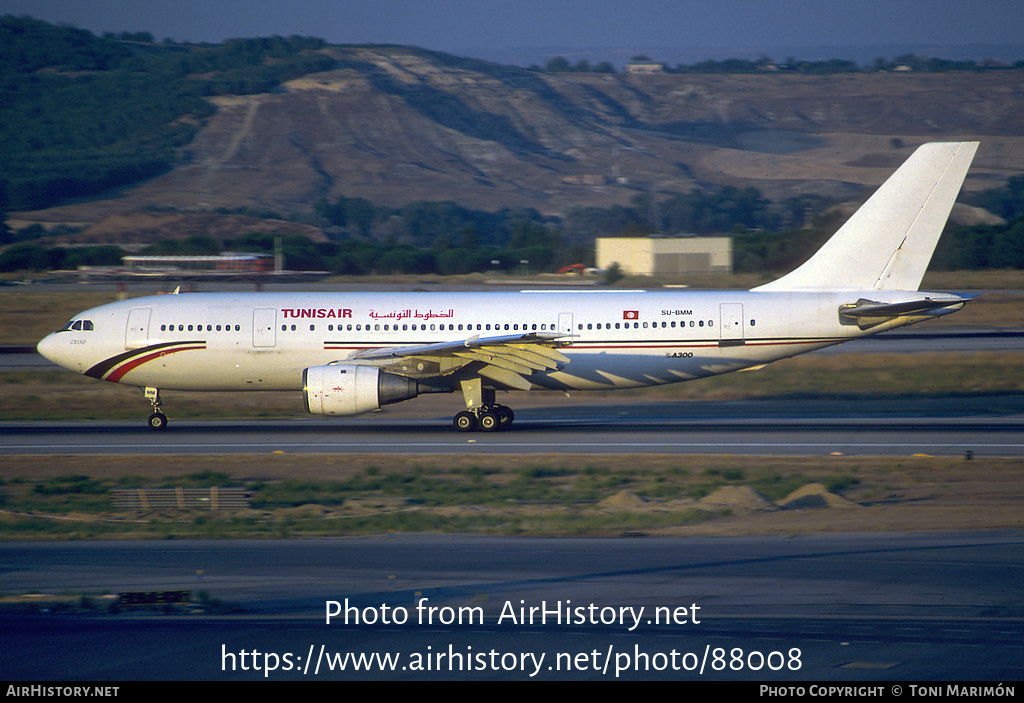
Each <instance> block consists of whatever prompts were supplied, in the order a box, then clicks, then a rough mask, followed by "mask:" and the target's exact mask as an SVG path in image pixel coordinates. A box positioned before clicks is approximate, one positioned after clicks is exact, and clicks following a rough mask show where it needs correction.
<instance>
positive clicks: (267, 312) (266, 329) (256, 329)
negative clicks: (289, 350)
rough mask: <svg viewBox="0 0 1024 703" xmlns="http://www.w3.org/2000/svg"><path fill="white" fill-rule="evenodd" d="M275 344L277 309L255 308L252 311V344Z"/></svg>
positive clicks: (268, 345)
mask: <svg viewBox="0 0 1024 703" xmlns="http://www.w3.org/2000/svg"><path fill="white" fill-rule="evenodd" d="M276 344H277V310H276V309H274V308H256V309H255V310H253V311H252V345H253V346H254V347H273V346H275V345H276Z"/></svg>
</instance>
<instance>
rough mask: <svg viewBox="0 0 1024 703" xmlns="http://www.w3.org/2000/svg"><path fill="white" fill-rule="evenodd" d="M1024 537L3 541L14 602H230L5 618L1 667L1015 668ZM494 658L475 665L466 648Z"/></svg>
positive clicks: (0, 560) (171, 670)
mask: <svg viewBox="0 0 1024 703" xmlns="http://www.w3.org/2000/svg"><path fill="white" fill-rule="evenodd" d="M1022 543H1024V533H1021V532H1019V531H1000V532H969V533H925V534H906V533H877V534H849V535H845V534H833V535H809V536H802V537H735V538H728V537H718V538H709V537H703V538H685V539H683V538H647V539H526V538H514V537H467V536H438V535H422V536H405V535H389V536H380V537H372V538H346V539H326V540H295V541H287V540H280V541H278V540H267V541H256V542H253V541H208V542H203V541H185V542H173V541H172V542H122V543H109V542H91V543H90V542H85V543H6V544H0V565H2V567H3V568H2V570H0V590H2V591H3V592H4V593H16V592H23V591H24V590H26V589H29V590H41V591H45V592H69V593H75V592H89V593H93V594H102V593H107V592H117V591H124V590H157V589H189V590H192V591H193V592H198V591H205V592H207V593H208V594H209V596H210V597H211V598H218V599H223V600H225V601H226V602H228V603H230V604H231V605H232V607H235V608H237V609H238V612H237V613H236V614H234V615H231V616H226V615H222V614H213V615H211V614H209V613H208V614H206V615H203V616H198V615H192V616H176V617H174V616H168V617H160V616H156V615H153V614H149V615H146V614H135V615H130V614H128V615H124V614H122V615H117V616H109V615H107V616H103V615H96V616H60V615H54V614H51V615H20V616H11V615H8V616H0V646H3V647H4V651H6V652H14V651H17V652H18V656H16V657H3V658H2V659H0V677H3V678H5V679H7V680H32V681H37V680H51V679H61V680H82V679H88V680H111V679H113V680H129V679H130V680H151V679H200V680H223V679H231V680H263V679H270V680H280V679H290V680H295V679H306V680H315V679H353V678H370V679H453V678H454V679H472V678H477V679H495V678H498V679H507V680H528V679H530V678H540V679H551V680H561V679H598V680H615V679H634V680H635V679H644V680H646V679H657V678H666V679H695V680H698V679H713V680H759V681H760V680H770V681H781V682H786V681H788V682H807V681H820V682H826V681H839V680H861V681H865V680H866V681H872V680H888V681H922V680H943V679H946V680H984V681H1019V680H1020V679H1021V677H1022V675H1024V664H1022V662H1024V645H1022V644H1021V643H1022V642H1024V638H1022V635H1024V608H1022V603H1024V550H1022V549H1021V546H1022ZM346 599H347V600H348V602H347V604H346ZM423 599H426V601H424V600H423ZM328 601H337V602H338V603H339V604H341V606H342V607H344V606H345V605H347V606H349V607H351V608H352V610H350V611H347V612H348V615H347V617H348V622H346V620H345V618H346V616H345V615H339V616H335V617H334V618H333V619H332V621H330V622H328V621H327V619H326V617H325V615H326V609H327V603H328ZM418 605H424V606H425V607H426V606H429V607H434V608H436V610H434V611H433V612H432V613H430V615H429V616H428V611H427V610H426V609H425V608H422V609H421V608H418V607H417V606H418ZM591 606H593V607H591ZM445 608H447V609H448V610H445ZM530 608H539V609H545V608H546V610H547V615H542V614H541V610H533V611H532V612H531V611H530V610H529V609H530ZM573 608H580V609H581V610H580V611H574V610H573ZM658 608H661V609H662V610H660V611H659V610H657V609H658ZM460 609H462V610H460ZM403 612H404V614H405V616H406V617H407V618H408V619H407V620H406V621H405V622H398V620H399V619H400V616H401V615H402V613H403ZM386 613H390V617H391V618H392V622H391V623H390V624H386V625H383V624H381V622H379V621H378V622H374V623H369V624H368V623H367V622H365V620H367V619H370V618H373V619H378V620H379V619H380V618H382V617H383V615H384V614H386ZM446 613H447V614H449V615H453V614H456V613H461V617H462V618H463V619H462V621H461V622H458V621H454V620H453V621H451V622H442V618H444V616H445V614H446ZM556 613H557V614H556ZM566 613H568V614H566ZM669 613H671V614H672V615H671V617H669V616H668V614H669ZM477 614H479V617H477ZM591 614H593V616H594V617H591ZM570 616H571V617H570ZM356 620H359V622H358V623H357V622H356ZM86 643H87V644H86ZM83 645H86V646H83ZM241 651H245V652H247V653H250V654H249V657H250V658H249V659H248V663H249V664H250V666H248V667H247V668H246V669H242V668H241V661H242V660H241V659H240V657H239V653H240V652H241ZM257 651H258V652H261V653H263V654H274V655H275V656H277V657H278V660H277V663H278V668H276V669H275V670H273V671H266V669H268V668H269V661H268V660H266V659H263V658H262V657H263V654H261V655H260V656H261V659H260V661H259V666H257V667H255V668H254V667H253V666H251V664H253V662H254V660H253V659H252V658H251V657H252V653H253V652H257ZM737 651H739V652H740V655H739V656H737V655H736V652H737ZM492 652H494V653H496V655H497V657H494V656H485V657H484V659H483V660H482V661H481V662H480V664H481V666H480V668H476V666H475V665H476V663H477V660H476V659H467V658H466V656H468V655H472V654H474V653H476V654H481V653H485V655H490V653H492ZM673 652H674V653H675V655H674V657H673V654H672V653H673ZM325 653H326V655H328V656H326V658H325ZM438 653H444V654H445V656H444V657H442V658H441V659H435V660H433V664H436V666H434V667H433V668H431V669H423V668H420V669H417V668H416V666H415V664H414V661H415V657H416V656H419V657H421V659H420V661H421V662H422V661H423V659H422V657H423V656H424V655H425V654H438ZM524 653H527V654H529V653H532V655H533V656H534V657H536V658H540V657H541V655H543V659H542V660H541V661H540V663H539V665H538V664H537V660H536V659H533V660H528V661H525V662H524V661H523V660H522V658H521V657H520V655H522V654H524ZM226 654H230V655H231V656H230V657H228V656H225V655H226ZM285 654H290V655H291V659H290V660H287V661H289V662H290V664H291V668H286V667H285V662H286V660H285V659H284V658H283V657H284V655H285ZM346 654H349V655H358V654H363V655H366V656H373V655H375V654H376V655H382V654H388V655H390V656H392V657H394V658H393V659H390V660H389V662H390V664H387V663H385V662H384V661H383V660H379V659H374V660H366V661H365V662H364V664H365V667H361V668H356V667H357V664H356V661H355V660H353V659H349V660H348V663H347V667H348V668H346V669H345V670H341V669H340V668H339V667H340V663H341V661H342V660H341V659H338V658H337V657H336V656H333V655H342V656H344V655H346ZM453 654H459V655H463V658H461V659H456V658H454V657H451V656H450V655H453ZM314 655H315V658H316V659H317V663H318V665H319V666H320V668H319V669H317V670H314V668H313V666H312V665H309V666H307V662H311V660H312V659H313V658H314ZM507 655H512V656H511V657H510V656H507ZM645 657H646V658H645ZM673 660H674V661H675V663H676V665H677V668H673V665H672V662H673ZM467 663H469V664H470V667H471V668H466V664H467ZM456 664H458V666H456V668H454V669H453V668H452V666H453V665H456Z"/></svg>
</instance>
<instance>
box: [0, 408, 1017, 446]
mask: <svg viewBox="0 0 1024 703" xmlns="http://www.w3.org/2000/svg"><path fill="white" fill-rule="evenodd" d="M0 432H2V434H3V442H2V444H0V455H18V454H27V455H46V454H59V455H93V454H129V455H146V454H241V453H271V452H286V453H297V454H364V453H374V454H379V453H395V454H411V453H416V454H534V453H536V454H549V453H554V454H558V453H579V452H580V451H581V450H582V449H584V448H585V450H586V452H587V453H606V454H630V453H681V454H748V455H751V454H761V455H770V456H815V455H826V454H835V453H839V454H844V455H863V456H909V455H913V454H927V455H934V456H963V455H964V454H965V453H966V452H971V453H972V454H973V455H975V456H979V457H981V456H992V457H1021V456H1024V414H1022V408H1021V399H1020V398H1019V397H1018V396H1016V395H1014V394H1009V395H1003V396H990V395H979V396H976V397H975V396H970V395H965V396H961V397H956V398H948V397H938V398H927V397H926V398H897V399H880V400H851V401H828V400H817V401H808V400H785V399H781V400H778V401H731V402H730V401H722V402H708V401H701V402H662V403H649V402H635V403H616V404H607V403H603V404H602V403H596V404H592V403H586V402H584V401H578V402H576V403H574V404H573V405H571V406H568V407H565V406H562V405H558V406H546V407H545V406H541V407H534V408H524V409H521V410H520V409H517V419H516V422H515V425H514V426H513V428H512V430H511V431H508V432H495V433H487V432H474V433H469V434H463V433H458V432H455V431H454V430H453V428H452V427H451V422H450V419H449V416H448V415H441V416H438V417H433V418H429V417H428V418H415V417H410V416H408V415H404V416H403V415H392V414H389V413H388V412H381V413H373V414H370V415H368V416H361V417H356V418H339V419H324V418H315V417H297V418H296V419H294V420H275V421H181V422H174V421H173V419H172V424H171V427H170V429H168V430H167V431H165V432H152V431H150V430H149V429H148V428H146V426H145V425H144V423H143V422H142V420H141V419H140V421H139V422H133V423H132V422H6V423H0Z"/></svg>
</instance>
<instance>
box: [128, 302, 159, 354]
mask: <svg viewBox="0 0 1024 703" xmlns="http://www.w3.org/2000/svg"><path fill="white" fill-rule="evenodd" d="M152 314H153V309H152V308H132V309H131V310H129V311H128V325H127V327H126V328H125V332H124V348H125V349H128V350H131V349H139V348H141V347H144V346H146V344H147V343H148V342H149V318H150V315H152Z"/></svg>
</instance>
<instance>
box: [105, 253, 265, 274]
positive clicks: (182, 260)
mask: <svg viewBox="0 0 1024 703" xmlns="http://www.w3.org/2000/svg"><path fill="white" fill-rule="evenodd" d="M121 260H122V261H123V262H124V265H125V268H126V269H127V270H128V272H129V273H132V274H135V275H145V274H162V273H171V272H175V273H177V272H181V273H215V274H223V275H231V274H236V275H237V274H253V273H271V272H273V270H274V257H272V256H269V255H267V254H224V255H220V256H125V257H122V259H121Z"/></svg>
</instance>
